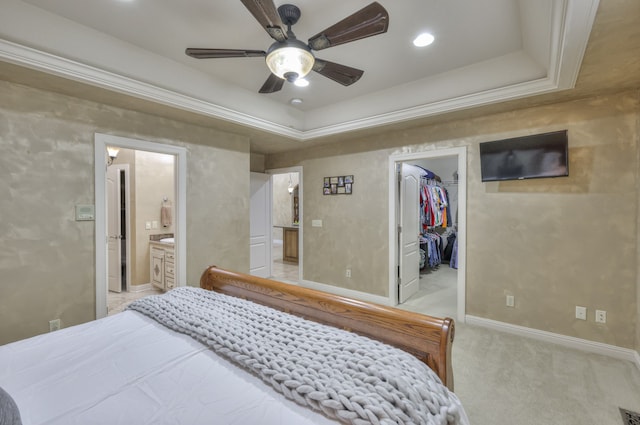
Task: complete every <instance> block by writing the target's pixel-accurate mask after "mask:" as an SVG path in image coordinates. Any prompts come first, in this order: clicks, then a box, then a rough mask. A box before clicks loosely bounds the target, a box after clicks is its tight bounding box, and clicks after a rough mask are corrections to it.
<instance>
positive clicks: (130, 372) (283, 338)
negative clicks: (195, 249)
mask: <svg viewBox="0 0 640 425" xmlns="http://www.w3.org/2000/svg"><path fill="white" fill-rule="evenodd" d="M200 286H201V288H202V289H200V288H184V287H183V288H176V289H174V290H172V291H170V292H168V293H166V294H163V295H160V296H152V297H146V298H144V299H142V300H139V301H136V302H135V303H133V304H132V305H131V306H130V308H129V309H128V310H126V311H124V312H122V313H118V314H115V315H113V316H109V317H107V318H104V319H100V320H96V321H93V322H90V323H85V324H82V325H78V326H73V327H70V328H66V329H62V330H60V331H56V332H55V333H50V334H45V335H40V336H36V337H33V338H29V339H26V340H22V341H18V342H14V343H11V344H7V345H4V346H0V388H2V389H3V391H1V390H0V424H1V425H5V423H3V419H2V418H3V417H5V421H6V423H11V422H9V419H7V418H9V417H10V416H11V414H10V410H11V406H12V404H13V407H15V409H16V411H17V412H19V416H20V418H21V422H22V424H23V425H32V424H65V425H70V424H110V425H111V424H137V425H138V424H188V425H196V424H210V423H215V424H258V423H259V424H261V425H272V424H273V425H275V424H295V425H312V424H313V425H330V424H334V425H335V424H339V423H351V424H358V425H359V424H366V423H380V424H393V423H433V424H440V423H442V424H468V419H467V418H466V415H465V413H464V409H463V408H462V406H461V405H460V402H459V400H458V399H457V397H456V396H455V394H454V393H453V392H452V390H453V372H452V365H451V345H452V343H453V338H454V322H453V321H452V320H451V319H439V318H433V317H429V316H424V315H420V314H414V313H409V312H404V311H401V310H397V309H394V308H390V307H385V306H380V305H374V304H370V303H366V302H362V301H357V300H353V299H349V298H345V297H340V296H336V295H331V294H327V293H324V292H320V291H315V290H311V289H307V288H303V287H300V286H295V285H288V284H284V283H280V282H276V281H273V280H269V279H262V278H258V277H254V276H250V275H246V274H242V273H237V272H232V271H228V270H224V269H221V268H217V267H214V266H212V267H209V268H208V269H206V270H205V271H204V273H203V274H202V278H201V281H200ZM245 323H248V324H249V325H246V326H245ZM327 325H328V326H327ZM236 332H237V333H236ZM263 344H265V345H263ZM283 347H285V348H284V349H283ZM407 353H410V354H411V355H407ZM323 362H324V363H323ZM424 365H427V366H428V367H424ZM416 376H417V378H415V377H416ZM423 377H425V378H424V379H423ZM414 379H417V380H414ZM423 381H424V382H423ZM427 381H428V383H427ZM3 394H4V400H3ZM425 400H426V401H425ZM429 412H431V413H429ZM16 416H17V415H16Z"/></svg>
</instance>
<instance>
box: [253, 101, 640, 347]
mask: <svg viewBox="0 0 640 425" xmlns="http://www.w3.org/2000/svg"><path fill="white" fill-rule="evenodd" d="M639 105H640V93H639V92H637V91H634V92H628V93H624V94H620V95H611V96H603V97H598V98H592V99H587V100H582V101H577V102H570V103H564V104H556V105H550V106H544V107H537V108H531V109H526V110H517V111H513V112H509V113H503V114H499V115H492V116H486V117H481V118H475V119H470V120H465V121H455V122H449V123H442V124H437V125H431V126H428V127H421V128H414V129H409V130H403V131H395V132H386V133H384V132H381V133H380V134H378V135H375V136H373V137H369V138H367V139H362V140H350V141H349V142H348V143H346V142H345V141H341V142H339V143H336V144H332V145H329V146H324V147H322V146H321V147H316V148H311V149H308V150H305V151H296V152H291V153H288V154H279V155H272V156H267V158H266V164H265V165H266V167H267V168H281V167H288V166H295V165H301V166H303V169H304V173H303V174H304V179H305V181H304V187H305V188H306V189H307V190H306V191H305V193H304V214H305V216H304V217H303V220H304V228H305V237H304V253H305V255H304V279H307V280H312V281H317V282H323V283H327V284H331V285H336V286H341V287H346V288H350V289H355V290H359V291H365V292H370V293H373V294H378V295H387V292H388V281H387V279H388V277H387V276H388V243H389V242H388V226H389V217H388V180H387V175H388V157H389V156H390V155H392V154H397V153H409V152H420V151H428V150H434V149H441V148H448V147H457V146H466V147H467V152H468V182H467V183H468V195H467V211H468V212H467V230H468V233H467V275H466V283H467V294H466V296H467V306H466V309H467V314H470V315H474V316H479V317H483V318H488V319H494V320H499V321H503V322H507V323H512V324H516V325H522V326H527V327H531V328H535V329H542V330H546V331H550V332H555V333H559V334H564V335H569V336H574V337H579V338H585V339H588V340H593V341H599V342H603V343H608V344H614V345H618V346H620V347H626V348H634V347H635V348H637V347H638V346H639V345H640V343H639V342H638V341H637V340H638V338H639V337H638V333H639V331H638V330H637V322H638V319H639V316H640V313H639V309H638V303H637V299H638V256H637V254H636V253H637V247H638V230H637V223H638V214H637V211H638V189H637V183H638V159H637V158H638V143H639V137H640V129H639V124H638V121H639V119H640V107H639ZM560 129H568V130H569V137H570V141H569V148H570V161H571V162H570V177H568V178H558V179H538V180H529V181H510V182H500V183H497V182H496V183H482V182H481V180H480V162H479V156H478V152H479V147H478V146H479V143H480V142H485V141H491V140H497V139H502V138H508V137H513V136H518V135H524V134H533V133H539V132H546V131H552V130H560ZM344 174H353V175H354V180H355V182H354V185H353V195H352V196H323V195H322V194H321V191H320V190H319V187H321V185H322V177H324V176H331V175H344ZM312 219H322V220H323V223H324V226H323V227H322V228H314V227H311V220H312ZM348 266H349V267H351V268H352V278H351V279H347V278H345V277H344V269H345V268H346V267H348ZM506 293H510V294H513V295H515V299H516V307H515V308H507V307H505V294H506ZM576 305H583V306H586V307H587V308H588V311H589V320H588V321H579V320H576V319H575V318H574V317H575V306H576ZM596 308H597V309H604V310H607V312H608V315H607V323H606V325H596V324H595V322H594V319H593V314H594V311H595V309H596Z"/></svg>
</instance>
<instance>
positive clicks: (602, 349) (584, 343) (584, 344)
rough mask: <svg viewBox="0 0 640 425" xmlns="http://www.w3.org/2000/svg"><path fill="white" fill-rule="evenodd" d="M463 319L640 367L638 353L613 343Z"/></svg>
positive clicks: (500, 323) (473, 317) (498, 323)
mask: <svg viewBox="0 0 640 425" xmlns="http://www.w3.org/2000/svg"><path fill="white" fill-rule="evenodd" d="M465 319H466V320H465V322H466V323H467V324H469V325H477V326H483V327H485V328H490V329H495V330H498V331H502V332H508V333H512V334H515V335H520V336H524V337H528V338H533V339H537V340H541V341H546V342H551V343H553V344H559V345H563V346H565V347H570V348H575V349H578V350H582V351H588V352H590V353H597V354H602V355H605V356H609V357H614V358H617V359H622V360H628V361H630V362H633V363H635V365H636V366H638V368H639V369H640V354H639V353H638V352H637V351H635V350H632V349H629V348H622V347H617V346H615V345H610V344H603V343H601V342H595V341H589V340H587V339H581V338H575V337H572V336H567V335H560V334H556V333H552V332H547V331H541V330H538V329H532V328H526V327H524V326H518V325H512V324H510V323H505V322H499V321H497V320H491V319H485V318H482V317H476V316H470V315H467V316H466V317H465Z"/></svg>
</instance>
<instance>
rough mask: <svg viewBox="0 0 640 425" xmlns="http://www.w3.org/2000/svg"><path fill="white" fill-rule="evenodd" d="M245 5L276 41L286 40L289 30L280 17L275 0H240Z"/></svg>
mask: <svg viewBox="0 0 640 425" xmlns="http://www.w3.org/2000/svg"><path fill="white" fill-rule="evenodd" d="M240 1H241V2H242V4H244V7H246V8H247V9H248V10H249V12H251V14H252V15H253V17H254V18H256V21H258V22H259V23H260V25H262V27H263V28H264V29H265V30H266V31H267V33H269V35H270V36H271V38H273V39H274V40H276V41H280V42H282V41H285V40H286V39H287V32H286V31H285V30H284V29H283V28H285V25H284V24H283V23H282V19H280V15H279V14H278V10H277V9H276V6H275V4H273V0H240Z"/></svg>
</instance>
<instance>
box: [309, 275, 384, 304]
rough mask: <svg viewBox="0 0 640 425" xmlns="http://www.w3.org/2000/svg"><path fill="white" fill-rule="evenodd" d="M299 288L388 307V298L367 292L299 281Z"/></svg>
mask: <svg viewBox="0 0 640 425" xmlns="http://www.w3.org/2000/svg"><path fill="white" fill-rule="evenodd" d="M300 286H304V287H306V288H311V289H317V290H318V291H323V292H328V293H330V294H334V295H340V296H342V297H348V298H354V299H356V300H362V301H366V302H370V303H376V304H382V305H389V298H387V297H383V296H380V295H374V294H369V293H367V292H360V291H354V290H353V289H347V288H340V287H337V286H333V285H327V284H324V283H318V282H313V281H311V280H302V281H300Z"/></svg>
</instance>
